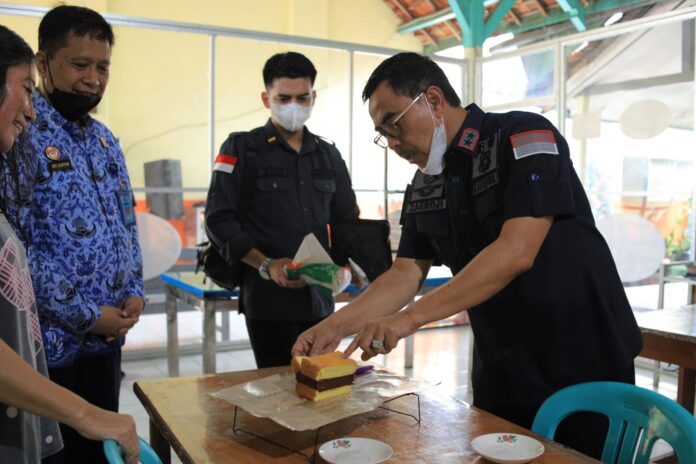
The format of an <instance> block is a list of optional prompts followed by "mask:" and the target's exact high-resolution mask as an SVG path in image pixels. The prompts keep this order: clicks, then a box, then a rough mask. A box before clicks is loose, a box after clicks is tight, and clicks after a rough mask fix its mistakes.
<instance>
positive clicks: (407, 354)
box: [404, 334, 416, 369]
mask: <svg viewBox="0 0 696 464" xmlns="http://www.w3.org/2000/svg"><path fill="white" fill-rule="evenodd" d="M415 336H416V334H411V335H409V336H408V337H406V343H405V346H404V369H411V368H413V339H414V337H415Z"/></svg>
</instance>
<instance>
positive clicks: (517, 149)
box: [510, 130, 558, 160]
mask: <svg viewBox="0 0 696 464" xmlns="http://www.w3.org/2000/svg"><path fill="white" fill-rule="evenodd" d="M510 143H511V144H512V152H513V153H514V155H515V159H517V160H519V159H522V158H526V157H527V156H532V155H539V154H547V155H558V146H557V145H556V137H555V136H554V135H553V132H551V131H550V130H532V131H527V132H520V133H519V134H515V135H511V136H510Z"/></svg>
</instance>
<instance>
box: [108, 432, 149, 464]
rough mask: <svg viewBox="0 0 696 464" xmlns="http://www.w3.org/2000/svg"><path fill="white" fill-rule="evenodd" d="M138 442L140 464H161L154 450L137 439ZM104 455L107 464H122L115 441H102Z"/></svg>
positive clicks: (118, 447)
mask: <svg viewBox="0 0 696 464" xmlns="http://www.w3.org/2000/svg"><path fill="white" fill-rule="evenodd" d="M138 440H139V441H140V457H139V459H140V462H141V463H142V464H162V461H161V460H160V458H159V456H157V453H155V450H153V449H152V447H151V446H150V445H149V444H148V443H147V442H146V441H145V440H143V439H142V438H140V437H138ZM104 454H105V455H106V460H107V461H109V464H123V457H122V455H121V447H120V446H119V444H118V442H117V441H116V440H104Z"/></svg>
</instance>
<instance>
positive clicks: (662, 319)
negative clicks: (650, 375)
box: [636, 305, 696, 412]
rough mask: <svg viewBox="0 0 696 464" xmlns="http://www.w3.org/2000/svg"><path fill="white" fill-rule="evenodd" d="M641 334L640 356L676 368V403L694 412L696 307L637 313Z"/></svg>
mask: <svg viewBox="0 0 696 464" xmlns="http://www.w3.org/2000/svg"><path fill="white" fill-rule="evenodd" d="M636 320H637V321H638V326H639V327H640V330H641V332H642V333H643V351H641V352H640V355H641V356H643V357H646V358H650V359H655V360H657V361H663V362H668V363H672V364H676V365H677V366H679V381H678V383H677V402H678V403H679V404H681V405H682V406H684V408H685V409H686V410H687V411H692V412H693V411H694V395H696V305H689V306H683V307H681V308H675V309H663V310H658V311H649V312H645V313H637V314H636Z"/></svg>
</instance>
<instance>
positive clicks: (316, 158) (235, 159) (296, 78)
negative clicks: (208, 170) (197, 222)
mask: <svg viewBox="0 0 696 464" xmlns="http://www.w3.org/2000/svg"><path fill="white" fill-rule="evenodd" d="M316 75H317V71H316V69H315V68H314V65H313V64H312V63H311V61H309V60H308V59H307V58H306V57H305V56H303V55H301V54H299V53H294V52H287V53H282V54H277V55H274V56H272V57H271V58H269V59H268V61H267V62H266V64H265V66H264V68H263V80H264V84H265V87H266V90H265V91H264V92H263V93H262V94H261V98H262V100H263V104H264V106H265V107H266V108H269V109H270V110H271V118H270V119H269V120H268V122H267V123H266V125H265V126H263V127H258V128H256V129H254V130H252V131H250V132H237V133H232V134H230V136H229V137H228V138H227V140H226V141H225V143H223V144H222V148H221V149H220V155H219V156H218V157H217V159H216V163H215V170H214V172H213V176H212V180H211V184H210V191H209V192H208V201H207V205H206V211H205V222H206V230H207V233H208V237H210V240H211V241H212V242H213V243H214V244H215V245H217V247H218V249H220V250H221V254H222V255H223V256H224V257H225V258H226V259H227V260H228V261H229V262H232V261H234V260H238V259H241V260H242V261H243V262H244V263H246V264H248V266H244V274H243V278H242V284H241V296H240V309H241V311H243V312H244V314H245V315H246V325H247V330H248V332H249V338H250V340H251V346H252V348H253V350H254V357H255V358H256V364H257V366H258V367H259V368H261V367H272V366H281V365H288V364H289V363H290V358H291V356H290V349H291V347H292V344H293V342H294V341H295V339H296V338H297V336H298V335H299V334H300V333H301V332H302V331H303V330H305V329H307V328H308V327H311V326H312V325H314V324H316V323H317V322H319V321H321V320H322V319H324V318H325V317H327V316H328V315H329V314H331V313H332V312H333V310H334V300H333V298H332V297H331V296H330V295H328V294H326V293H325V292H323V291H320V290H316V289H314V288H312V287H307V286H304V282H303V281H301V280H288V279H287V277H286V276H285V272H284V267H285V266H286V265H287V264H289V263H290V262H291V261H292V259H291V257H292V256H294V255H295V252H296V251H297V249H298V248H299V246H300V243H301V242H302V240H303V239H304V237H305V235H307V234H309V233H313V234H314V235H315V236H316V237H317V239H319V242H320V243H321V244H322V245H323V246H324V248H326V249H327V250H328V248H329V238H328V231H327V225H328V224H330V223H332V222H341V221H343V220H348V219H355V218H357V217H358V212H359V211H358V206H357V203H356V200H355V193H354V192H353V190H352V187H351V181H350V177H349V175H348V170H347V169H346V165H345V163H344V162H343V159H342V158H341V154H340V153H339V151H338V149H337V148H336V147H335V146H334V145H333V144H330V143H327V142H325V141H324V140H322V139H320V138H319V137H317V136H315V135H313V134H312V133H311V132H309V130H307V129H306V128H305V127H304V123H305V121H306V120H307V119H308V118H309V116H310V114H311V111H312V107H313V105H314V100H315V98H316V92H315V91H314V90H313V89H312V87H313V85H314V79H315V77H316ZM247 166H249V168H248V169H245V168H246V167H247ZM245 183H246V185H247V187H246V188H245V187H243V185H245ZM241 192H249V193H250V195H251V198H245V199H244V201H246V202H247V204H248V207H247V208H246V212H245V214H244V213H241V214H240V208H239V207H240V205H241V204H242V202H240V197H241ZM240 216H241V217H240Z"/></svg>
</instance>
